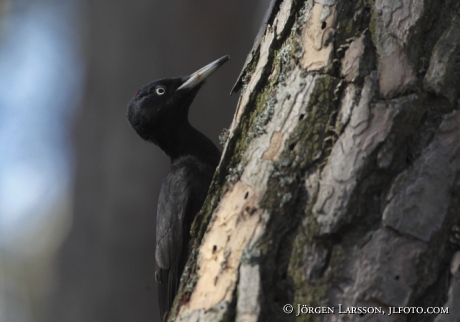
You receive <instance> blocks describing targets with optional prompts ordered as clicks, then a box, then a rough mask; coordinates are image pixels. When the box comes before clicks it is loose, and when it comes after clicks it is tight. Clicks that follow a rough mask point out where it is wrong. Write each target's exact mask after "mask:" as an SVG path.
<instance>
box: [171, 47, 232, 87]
mask: <svg viewBox="0 0 460 322" xmlns="http://www.w3.org/2000/svg"><path fill="white" fill-rule="evenodd" d="M229 59H230V56H229V55H226V56H224V57H221V58H219V59H218V60H216V61H213V62H212V63H210V64H208V65H206V66H204V67H203V68H201V69H199V70H197V71H196V72H194V73H193V74H192V75H190V76H188V78H187V80H186V81H185V83H183V84H182V85H181V86H180V87H179V88H178V89H176V92H177V91H179V90H181V89H192V88H193V87H195V86H197V85H199V84H201V83H203V82H204V81H205V80H206V79H207V78H208V77H209V76H211V75H212V74H214V72H215V71H216V70H217V69H218V68H219V67H220V66H222V65H223V64H225V63H226V62H227V61H228V60H229Z"/></svg>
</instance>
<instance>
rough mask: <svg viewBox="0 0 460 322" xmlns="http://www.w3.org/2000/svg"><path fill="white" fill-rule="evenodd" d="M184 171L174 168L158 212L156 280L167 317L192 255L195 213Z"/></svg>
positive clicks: (161, 303) (161, 306) (163, 310)
mask: <svg viewBox="0 0 460 322" xmlns="http://www.w3.org/2000/svg"><path fill="white" fill-rule="evenodd" d="M187 181H188V180H187V178H186V171H185V169H184V168H180V167H179V168H178V167H174V166H173V167H172V168H171V170H170V171H169V173H168V175H167V176H166V178H165V179H164V180H163V184H162V186H161V192H160V196H159V199H158V209H157V245H156V253H155V259H156V262H157V272H156V278H157V283H158V297H159V301H160V313H161V315H162V316H163V315H164V313H165V312H167V311H169V308H170V307H171V305H172V302H173V301H174V297H175V295H176V292H177V289H178V287H179V280H180V275H181V274H182V270H183V265H185V261H186V259H187V256H188V251H187V249H186V248H187V245H186V244H188V241H189V240H190V233H189V230H190V225H189V224H188V221H190V217H192V216H193V215H194V214H191V213H190V212H191V207H190V200H191V191H190V185H189V184H188V182H187Z"/></svg>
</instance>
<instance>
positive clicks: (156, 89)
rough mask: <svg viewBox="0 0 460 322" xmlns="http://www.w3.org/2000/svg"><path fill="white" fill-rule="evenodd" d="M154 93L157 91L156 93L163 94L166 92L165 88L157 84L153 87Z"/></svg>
mask: <svg viewBox="0 0 460 322" xmlns="http://www.w3.org/2000/svg"><path fill="white" fill-rule="evenodd" d="M155 93H157V95H163V94H164V93H166V88H165V87H164V86H157V87H156V88H155Z"/></svg>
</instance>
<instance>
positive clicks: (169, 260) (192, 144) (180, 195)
mask: <svg viewBox="0 0 460 322" xmlns="http://www.w3.org/2000/svg"><path fill="white" fill-rule="evenodd" d="M229 58H230V57H229V56H228V55H227V56H224V57H222V58H220V59H218V60H216V61H214V62H212V63H210V64H209V65H206V66H205V67H203V68H201V69H200V70H198V71H196V72H195V73H193V74H191V75H189V76H185V77H175V78H165V79H160V80H156V81H153V82H150V83H148V84H145V85H144V86H142V87H141V89H139V91H137V92H136V94H134V97H133V98H132V99H131V101H130V102H129V104H128V110H127V113H126V116H127V118H128V121H129V123H130V124H131V126H132V127H133V129H134V130H135V131H136V132H137V134H139V136H140V137H141V138H143V139H144V140H146V141H150V142H152V143H154V144H156V145H158V146H159V147H160V148H161V149H162V150H163V151H164V152H165V153H166V154H167V155H168V156H169V157H170V159H171V169H169V172H168V174H167V175H166V178H164V180H163V183H162V185H161V192H160V196H159V198H158V208H157V223H156V226H157V239H156V251H155V259H156V264H157V265H156V270H155V279H156V281H157V284H158V298H159V304H160V314H161V317H162V318H163V319H165V318H166V316H167V313H168V311H169V310H170V308H171V305H172V303H173V300H174V297H175V295H176V292H177V289H178V287H179V281H180V277H181V275H182V272H183V270H184V266H185V263H186V261H187V259H188V256H189V254H190V249H189V242H190V238H191V237H190V226H191V223H192V221H193V219H194V218H195V215H196V214H197V213H198V211H199V210H200V209H201V206H202V205H203V202H204V199H205V198H206V195H207V193H208V189H209V185H210V183H211V179H212V176H213V174H214V171H215V169H216V167H217V165H218V163H219V160H220V151H219V150H218V149H217V147H216V146H215V145H214V144H213V143H212V142H211V140H209V139H208V138H207V137H206V136H205V135H204V134H202V133H200V132H199V131H198V130H196V129H195V128H194V127H193V126H191V125H190V123H189V121H188V111H189V107H190V105H191V104H192V102H193V99H194V98H195V96H196V94H197V93H198V91H199V90H200V88H201V86H202V85H203V84H204V81H205V80H206V79H207V78H208V77H209V76H211V75H212V74H213V73H214V72H215V71H216V70H217V69H218V68H219V67H220V66H222V65H223V64H224V63H225V62H227V61H228V60H229Z"/></svg>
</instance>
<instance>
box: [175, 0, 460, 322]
mask: <svg viewBox="0 0 460 322" xmlns="http://www.w3.org/2000/svg"><path fill="white" fill-rule="evenodd" d="M459 6H460V4H459V3H458V1H454V0H452V1H450V0H444V1H433V0H431V1H430V0H417V1H396V0H395V1H393V0H375V1H371V0H369V1H365V0H353V1H345V0H342V1H339V0H314V1H313V0H307V1H300V0H298V1H296V0H283V1H277V2H276V4H275V6H274V8H273V12H272V14H271V15H269V16H268V24H267V27H266V30H265V34H264V36H263V38H262V39H261V41H260V44H258V45H257V44H256V46H255V47H254V48H253V50H252V52H251V53H250V55H249V58H248V61H247V65H246V66H245V69H244V71H243V72H242V77H241V82H239V83H237V86H236V87H237V88H238V87H241V88H242V94H241V97H240V101H239V104H238V107H237V110H236V113H235V116H234V120H233V123H232V126H231V128H230V134H229V138H228V141H227V143H226V145H225V150H224V155H223V159H222V161H221V164H220V166H219V168H218V170H217V172H216V174H215V177H214V181H213V184H212V185H211V188H210V192H209V196H208V199H207V200H206V202H205V205H204V206H203V209H202V210H201V212H200V215H199V216H198V217H197V219H196V220H195V223H194V226H193V228H192V235H193V236H194V237H195V247H194V251H193V253H192V256H191V258H190V260H189V262H188V264H187V267H186V269H185V272H184V276H183V279H182V283H181V287H180V291H179V293H178V296H177V298H176V301H175V304H174V307H173V310H172V311H171V313H170V316H169V321H173V320H174V321H176V322H177V321H234V320H236V321H278V320H279V321H284V320H294V319H295V320H296V321H358V320H359V321H434V320H435V321H459V320H460V312H459V310H460V308H459V303H460V276H459V275H460V272H459V269H458V266H459V262H460V254H459V253H457V255H456V256H454V248H453V247H451V246H450V243H449V237H450V230H451V227H452V226H453V225H454V224H458V222H459V214H458V210H459V207H460V180H459V179H460V176H459V170H460V148H459V142H460V113H459V112H458V111H457V110H456V109H457V107H458V103H459V102H458V101H457V100H458V98H459V94H460V92H459V91H460V87H459V86H458V81H459V79H458V78H459V76H458V75H460V19H459V17H458V10H459ZM453 258H454V259H453ZM451 261H452V265H451V266H452V267H451V272H450V270H449V263H450V262H451ZM452 275H453V276H452ZM286 304H291V305H293V307H292V309H293V312H292V313H291V314H287V313H285V312H283V310H286V309H289V308H288V307H285V305H286ZM298 305H300V306H298ZM302 305H305V306H304V307H303V308H304V309H303V310H302ZM340 305H341V307H340ZM443 305H445V306H446V307H449V313H450V314H448V315H447V314H392V315H389V314H388V313H389V309H390V308H391V307H409V306H411V307H421V308H428V307H442V306H443ZM306 306H308V308H307V307H306ZM317 307H326V310H327V313H328V314H314V312H313V311H312V310H316V313H318V310H320V309H317ZM351 307H362V308H375V310H376V312H375V314H354V313H363V312H361V311H359V312H358V311H356V312H353V311H350V310H352V309H351ZM299 308H300V309H301V310H300V313H299V312H298V310H299ZM329 308H330V309H329ZM339 309H340V310H341V311H342V312H343V311H346V310H347V309H349V311H348V313H340V312H339ZM380 309H381V310H382V311H381V312H379V310H380ZM331 310H332V311H333V312H331ZM297 315H298V316H297Z"/></svg>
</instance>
